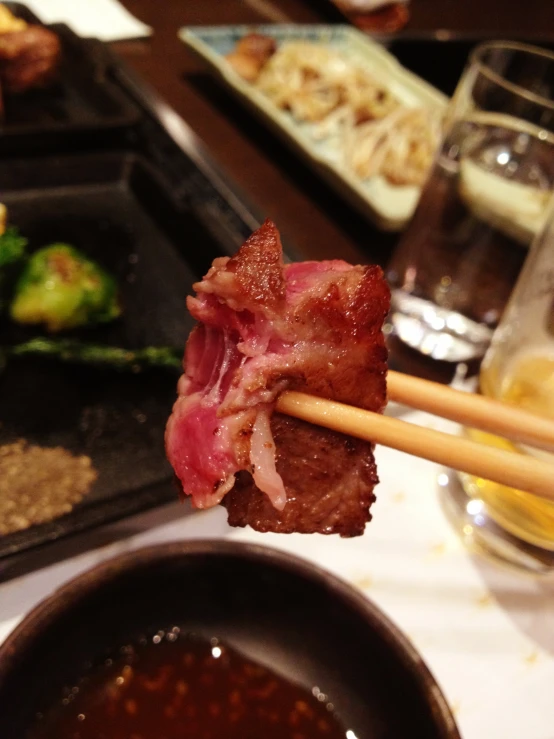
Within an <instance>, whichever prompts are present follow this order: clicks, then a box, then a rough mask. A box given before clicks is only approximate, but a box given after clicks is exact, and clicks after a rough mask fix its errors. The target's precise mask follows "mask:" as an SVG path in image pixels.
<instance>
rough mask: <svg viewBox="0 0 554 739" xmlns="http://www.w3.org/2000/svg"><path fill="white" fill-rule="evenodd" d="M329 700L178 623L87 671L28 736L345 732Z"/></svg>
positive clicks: (280, 736)
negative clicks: (181, 630) (192, 634)
mask: <svg viewBox="0 0 554 739" xmlns="http://www.w3.org/2000/svg"><path fill="white" fill-rule="evenodd" d="M345 733H346V732H345V730H344V729H343V728H342V727H341V726H340V724H339V722H338V720H337V718H336V717H335V715H334V706H333V704H332V703H330V702H329V699H328V698H327V696H325V695H324V694H323V693H322V692H320V690H319V688H317V687H314V688H313V690H311V691H310V690H306V689H305V688H303V687H300V686H298V685H296V684H295V683H292V682H290V681H289V680H287V679H285V678H283V677H281V676H279V675H277V674H276V673H274V672H272V671H271V670H269V669H267V668H266V667H263V666H262V665H260V664H257V663H256V662H253V661H251V660H250V659H248V658H246V657H244V656H243V655H241V654H240V653H239V652H237V651H236V650H234V649H232V648H230V647H228V646H226V645H224V644H221V643H220V642H219V640H218V639H216V638H213V639H211V640H210V641H208V640H205V639H198V638H192V637H190V636H182V635H181V634H180V633H179V629H178V628H174V629H172V630H171V631H169V632H159V633H158V634H157V635H155V636H154V637H153V638H152V637H151V638H150V639H148V640H146V639H143V640H141V642H140V643H139V644H138V645H128V646H125V647H122V649H121V650H120V654H119V656H118V658H117V659H107V660H106V661H105V664H103V665H101V666H100V667H99V668H98V669H96V670H92V671H91V673H90V674H89V675H87V676H85V677H84V678H83V679H82V680H81V681H80V682H79V684H78V685H76V686H73V687H69V688H67V689H66V690H65V691H64V695H63V696H62V699H61V703H60V704H59V705H58V706H56V707H54V708H53V709H52V710H51V711H50V712H48V713H47V714H45V715H44V716H40V715H39V716H38V717H37V723H36V725H35V727H34V728H33V730H32V731H31V733H30V734H29V735H28V737H27V739H189V738H190V739H320V738H321V737H325V738H326V739H344V737H345Z"/></svg>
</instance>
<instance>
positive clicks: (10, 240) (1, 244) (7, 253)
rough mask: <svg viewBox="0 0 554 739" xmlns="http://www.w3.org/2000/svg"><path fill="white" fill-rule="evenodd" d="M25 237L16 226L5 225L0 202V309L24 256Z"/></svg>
mask: <svg viewBox="0 0 554 739" xmlns="http://www.w3.org/2000/svg"><path fill="white" fill-rule="evenodd" d="M26 247H27V239H24V238H23V236H21V235H20V234H19V231H18V230H17V228H14V227H10V228H6V227H5V208H4V206H2V204H1V203H0V311H1V310H2V309H3V308H4V305H5V304H6V303H8V302H9V296H8V285H10V284H11V283H12V281H13V279H14V278H15V270H17V268H18V267H19V262H20V261H21V260H22V259H23V257H24V256H25V249H26Z"/></svg>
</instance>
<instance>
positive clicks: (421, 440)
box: [277, 391, 554, 501]
mask: <svg viewBox="0 0 554 739" xmlns="http://www.w3.org/2000/svg"><path fill="white" fill-rule="evenodd" d="M277 410H278V411H279V412H280V413H285V414H287V415H289V416H294V417H295V418H299V419H301V420H303V421H309V422H310V423H314V424H316V425H318V426H324V427H325V428H328V429H332V430H333V431H340V432H341V433H343V434H348V435H350V436H355V437H357V438H359V439H364V440H366V441H371V442H374V443H376V444H383V445H384V446H388V447H391V448H392V449H398V450H399V451H401V452H406V453H407V454H412V455H414V456H416V457H422V458H423V459H428V460H430V461H432V462H437V463H438V464H442V465H445V466H447V467H451V468H453V469H455V470H459V471H460V472H467V473H469V474H472V475H476V476H477V477H483V478H485V479H487V480H492V481H493V482H498V483H500V484H502V485H508V486H510V487H513V488H516V489H518V490H525V491H527V492H529V493H533V494H535V495H538V496H540V497H542V498H547V499H549V500H552V501H554V465H551V464H548V463H547V462H543V461H542V460H538V459H534V458H533V457H528V456H525V455H523V454H521V455H520V454H515V453H511V452H507V451H504V450H502V449H495V448H493V447H488V446H485V445H484V444H478V443H476V442H474V441H470V440H469V439H461V438H458V437H457V436H453V435H450V434H445V433H442V432H440V431H434V430H431V429H427V428H424V427H422V426H416V425H414V424H412V423H407V422H406V421H400V420H398V419H395V418H388V417H387V416H381V415H380V414H378V413H372V412H371V411H366V410H362V409H361V408H354V407H352V406H349V405H345V404H343V403H337V402H335V401H333V400H326V399H324V398H316V397H314V396H312V395H306V394H304V393H297V392H292V391H287V392H284V393H282V394H281V395H280V396H279V398H278V399H277Z"/></svg>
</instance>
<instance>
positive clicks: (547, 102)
mask: <svg viewBox="0 0 554 739" xmlns="http://www.w3.org/2000/svg"><path fill="white" fill-rule="evenodd" d="M491 49H506V50H509V51H522V52H524V53H526V54H529V55H531V56H536V57H544V58H546V59H550V61H551V62H552V64H553V66H554V52H552V51H549V50H548V49H544V48H541V47H540V46H532V45H531V44H521V43H519V42H517V41H485V42H483V43H481V44H479V45H478V46H476V47H475V48H474V49H473V51H472V52H471V54H470V56H469V60H470V63H471V66H475V67H477V68H478V69H479V72H480V73H481V74H482V75H484V76H485V77H488V79H490V80H491V81H492V82H494V83H495V84H497V85H499V86H500V87H504V88H505V89H506V90H509V91H510V92H513V93H515V94H516V95H519V96H520V97H523V98H526V99H527V100H530V101H532V102H534V103H538V104H540V105H542V106H543V107H545V108H550V109H551V110H554V99H552V98H547V97H543V96H542V95H537V93H535V92H531V90H528V89H526V88H525V87H522V86H521V85H518V84H516V83H515V82H510V80H508V79H506V78H505V77H503V76H502V74H499V73H498V72H496V71H495V70H494V69H492V68H491V67H490V66H489V65H488V64H487V63H486V62H485V61H483V55H484V53H485V52H487V51H490V50H491Z"/></svg>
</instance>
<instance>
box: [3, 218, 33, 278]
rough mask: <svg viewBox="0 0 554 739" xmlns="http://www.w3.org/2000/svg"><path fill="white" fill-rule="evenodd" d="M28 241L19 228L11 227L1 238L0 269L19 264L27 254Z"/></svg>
mask: <svg viewBox="0 0 554 739" xmlns="http://www.w3.org/2000/svg"><path fill="white" fill-rule="evenodd" d="M27 244H28V241H27V239H26V238H24V237H23V236H21V234H20V233H19V231H18V230H17V228H15V227H14V226H10V228H7V229H6V230H5V231H4V233H3V234H2V235H1V236H0V268H1V267H5V266H6V265H8V264H13V263H14V262H18V261H19V260H20V259H21V258H22V257H23V255H24V254H25V249H26V247H27Z"/></svg>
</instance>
